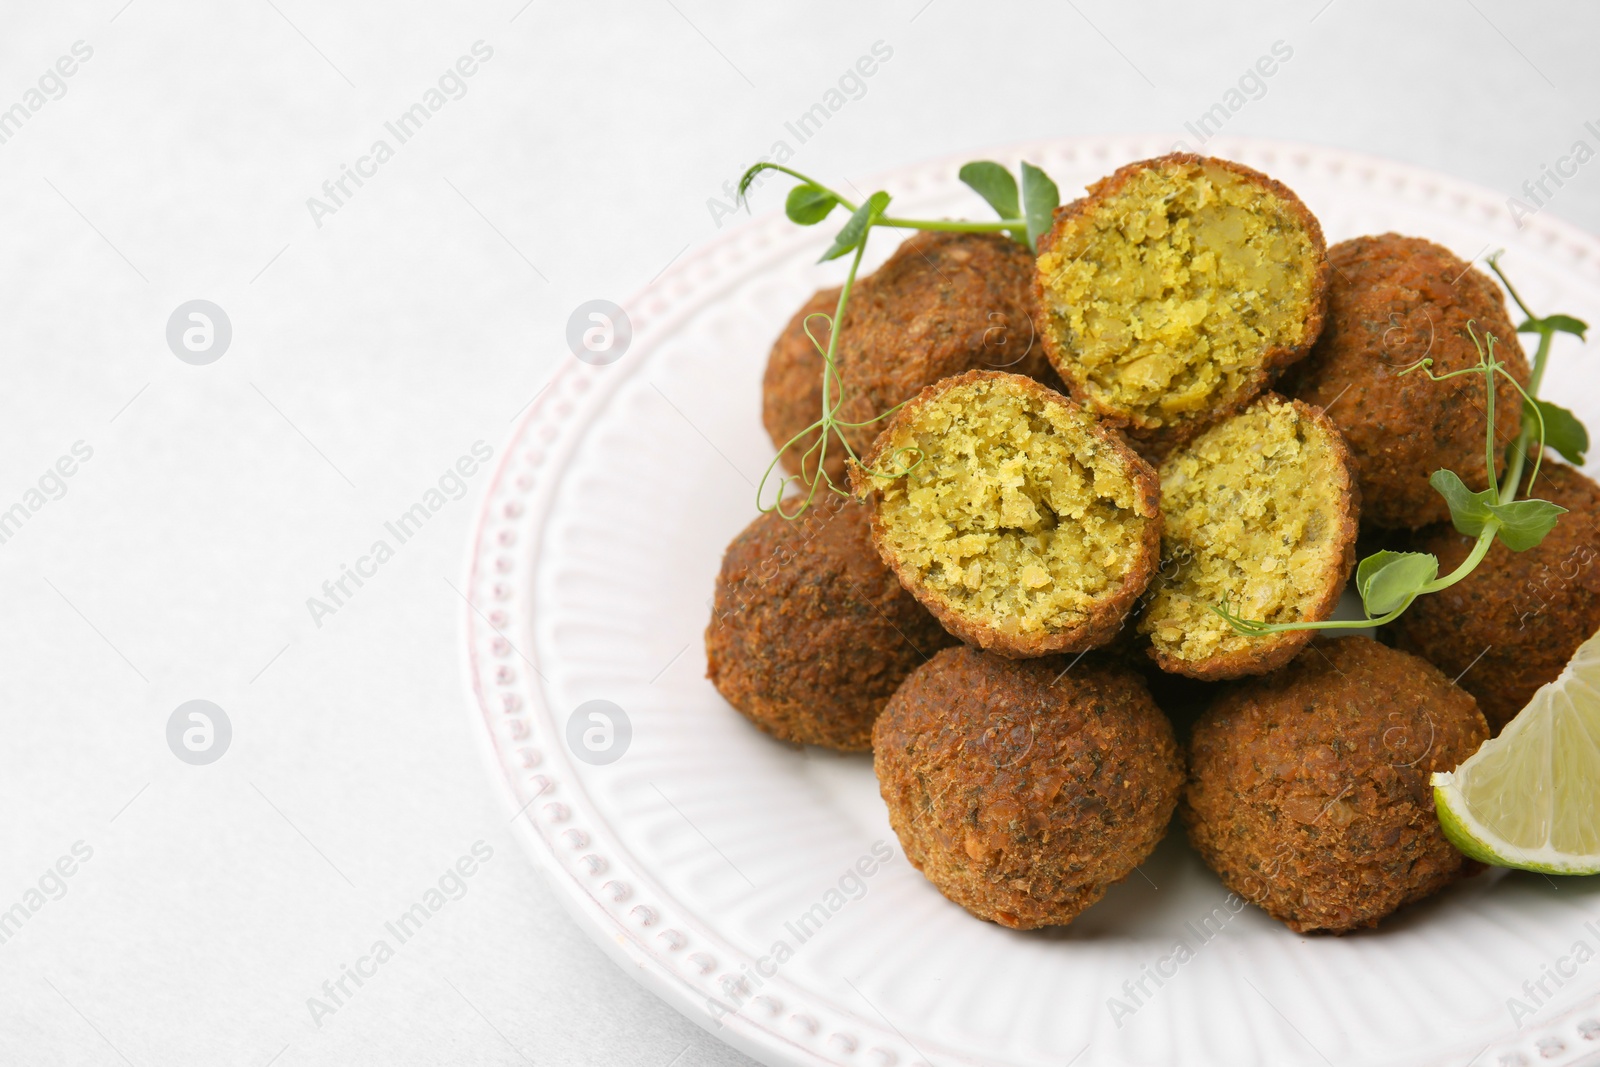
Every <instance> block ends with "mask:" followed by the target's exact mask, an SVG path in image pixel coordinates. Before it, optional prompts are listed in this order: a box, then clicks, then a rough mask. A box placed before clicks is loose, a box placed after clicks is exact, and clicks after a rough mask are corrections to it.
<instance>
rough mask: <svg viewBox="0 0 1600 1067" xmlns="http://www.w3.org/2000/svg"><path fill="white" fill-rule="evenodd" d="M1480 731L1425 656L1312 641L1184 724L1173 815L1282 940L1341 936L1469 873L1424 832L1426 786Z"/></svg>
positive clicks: (1484, 734)
mask: <svg viewBox="0 0 1600 1067" xmlns="http://www.w3.org/2000/svg"><path fill="white" fill-rule="evenodd" d="M1488 736H1489V726H1488V723H1486V722H1484V719H1483V713H1482V712H1480V711H1479V710H1478V706H1477V704H1476V702H1475V701H1473V699H1472V697H1471V695H1470V694H1468V693H1467V692H1465V691H1464V690H1462V689H1458V688H1456V687H1455V686H1454V685H1452V684H1451V683H1450V680H1449V679H1448V678H1446V677H1445V676H1444V675H1442V674H1440V673H1439V671H1438V669H1437V668H1436V667H1434V666H1433V665H1432V664H1430V663H1428V662H1427V661H1426V660H1423V659H1420V658H1419V657H1417V656H1413V655H1410V654H1409V653H1406V652H1401V651H1399V650H1397V649H1393V648H1389V647H1387V646H1386V645H1380V644H1379V643H1378V642H1376V641H1373V640H1372V639H1370V638H1366V637H1344V638H1338V639H1328V638H1318V639H1317V640H1315V641H1313V642H1312V643H1311V645H1310V646H1309V647H1308V648H1307V649H1306V650H1305V651H1304V652H1302V653H1300V655H1299V657H1298V658H1296V659H1295V660H1294V662H1293V663H1290V664H1289V665H1288V666H1287V667H1285V668H1283V669H1282V670H1281V671H1277V672H1275V673H1273V674H1268V675H1264V676H1262V677H1260V678H1252V679H1250V680H1249V681H1247V682H1243V683H1240V684H1238V685H1236V686H1234V687H1233V688H1231V689H1229V690H1228V691H1226V692H1225V693H1224V695H1223V696H1221V697H1220V698H1219V699H1218V700H1217V701H1216V703H1215V704H1213V705H1212V706H1211V707H1210V708H1209V709H1207V711H1206V713H1205V715H1203V716H1202V717H1201V719H1200V721H1199V722H1198V723H1197V724H1195V728H1194V733H1193V735H1192V736H1191V738H1190V741H1189V784H1188V787H1187V788H1186V790H1185V791H1184V798H1183V804H1182V805H1181V807H1180V811H1181V813H1182V816H1183V821H1184V823H1185V825H1186V826H1187V827H1188V830H1189V841H1190V843H1192V844H1193V845H1194V847H1195V849H1196V850H1197V851H1198V852H1199V853H1200V855H1201V857H1202V858H1203V859H1204V860H1205V861H1206V863H1207V864H1208V865H1209V866H1210V867H1211V869H1212V870H1214V871H1216V872H1217V874H1218V875H1219V876H1221V878H1222V881H1223V883H1224V884H1225V885H1226V886H1227V887H1228V888H1229V889H1231V890H1233V891H1234V892H1235V893H1237V894H1239V895H1240V896H1241V897H1243V898H1244V899H1246V900H1248V901H1250V902H1251V903H1253V904H1257V905H1259V906H1260V907H1261V908H1263V909H1264V910H1265V911H1266V912H1267V914H1269V915H1271V916H1272V917H1273V918H1275V919H1279V920H1281V921H1282V922H1283V923H1284V924H1285V925H1287V926H1288V927H1289V928H1290V929H1291V930H1294V931H1295V932H1296V933H1302V934H1303V933H1310V932H1312V931H1316V930H1321V931H1327V932H1330V933H1345V932H1347V931H1350V930H1355V929H1359V928H1361V927H1364V926H1373V925H1376V924H1377V922H1378V920H1380V919H1382V918H1383V917H1384V916H1386V915H1389V914H1390V913H1391V912H1393V911H1394V910H1395V909H1397V908H1399V907H1401V906H1402V905H1405V904H1409V903H1412V902H1413V901H1417V900H1421V899H1422V898H1423V897H1426V896H1428V895H1430V894H1432V893H1434V892H1437V891H1438V890H1440V889H1442V888H1444V887H1445V886H1446V885H1448V884H1450V883H1451V882H1453V881H1455V880H1456V879H1457V878H1459V877H1461V875H1462V874H1463V873H1470V871H1471V870H1476V869H1477V868H1476V867H1469V863H1470V861H1468V860H1467V859H1466V858H1465V857H1464V856H1462V855H1461V853H1460V852H1458V851H1456V848H1455V846H1454V845H1452V844H1451V843H1450V842H1449V840H1448V839H1446V837H1445V835H1444V831H1443V830H1442V829H1440V827H1439V819H1438V817H1437V816H1436V815H1435V814H1434V808H1433V791H1432V789H1431V788H1430V787H1429V785H1428V778H1429V776H1430V775H1431V774H1432V773H1433V772H1434V771H1448V770H1453V769H1455V767H1456V766H1457V765H1459V764H1460V763H1462V762H1463V761H1464V760H1466V759H1467V757H1469V756H1471V755H1472V754H1473V753H1474V752H1475V751H1477V749H1478V746H1479V745H1481V744H1482V743H1483V742H1484V741H1485V740H1487V739H1488Z"/></svg>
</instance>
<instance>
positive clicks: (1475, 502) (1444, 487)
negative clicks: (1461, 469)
mask: <svg viewBox="0 0 1600 1067" xmlns="http://www.w3.org/2000/svg"><path fill="white" fill-rule="evenodd" d="M1428 484H1429V485H1431V486H1433V487H1434V488H1435V489H1437V490H1438V491H1439V495H1440V496H1442V497H1444V500H1445V503H1446V504H1449V505H1450V521H1451V523H1453V524H1454V525H1455V528H1456V529H1457V530H1459V531H1460V532H1461V533H1463V534H1466V535H1467V536H1468V537H1477V536H1478V535H1479V534H1481V533H1482V532H1483V524H1484V523H1486V522H1488V521H1489V516H1490V515H1492V514H1494V512H1493V511H1491V510H1490V508H1491V507H1492V506H1493V505H1494V502H1495V501H1496V500H1497V499H1499V498H1498V497H1496V496H1495V492H1494V490H1493V489H1485V490H1483V491H1482V492H1479V493H1474V492H1473V491H1472V490H1471V489H1468V488H1467V486H1466V483H1465V482H1463V481H1462V480H1461V478H1460V477H1459V476H1458V475H1457V474H1456V472H1455V471H1442V470H1441V471H1434V472H1433V474H1432V475H1430V476H1429V478H1428Z"/></svg>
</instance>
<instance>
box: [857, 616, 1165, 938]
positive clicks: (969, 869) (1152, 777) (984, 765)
mask: <svg viewBox="0 0 1600 1067" xmlns="http://www.w3.org/2000/svg"><path fill="white" fill-rule="evenodd" d="M1097 659H1098V657H1092V658H1089V659H1085V660H1083V661H1082V662H1080V663H1078V664H1076V665H1074V664H1072V663H1071V661H1070V660H1067V659H1049V660H1034V661H1029V662H1017V661H1014V660H1006V659H1002V658H1000V657H998V656H992V655H989V654H987V653H984V652H980V651H978V650H977V649H973V648H964V647H963V648H952V649H947V650H945V651H943V652H940V653H939V654H938V655H936V656H934V657H933V659H932V660H930V661H929V662H928V663H927V664H925V665H924V666H922V667H919V668H917V670H916V671H914V672H912V674H911V676H910V677H909V678H907V679H906V681H905V684H904V685H902V686H901V687H900V689H899V691H898V692H896V693H895V695H894V697H893V698H892V699H891V700H890V701H889V706H888V707H887V708H885V709H884V712H883V715H882V716H881V717H880V718H879V719H878V724H877V727H876V728H875V729H874V731H873V753H874V761H873V762H874V766H875V767H876V769H877V773H878V787H879V790H880V792H881V793H882V794H883V799H884V803H885V804H886V805H888V808H889V822H890V824H891V825H893V827H894V830H895V833H896V834H897V835H898V836H899V839H900V844H901V847H902V848H903V849H904V850H905V854H906V858H907V859H909V860H910V861H911V863H912V865H913V866H915V867H916V868H917V869H918V870H920V871H921V872H922V873H923V874H924V875H925V876H926V877H927V879H928V880H929V881H930V882H932V883H933V884H934V886H936V887H937V888H938V890H939V891H940V892H941V893H943V894H944V895H945V896H947V897H949V898H950V899H951V900H953V901H955V902H956V903H957V904H960V905H961V906H962V907H964V908H966V909H967V910H968V911H970V912H971V913H972V914H974V915H976V916H978V917H979V918H982V919H988V920H990V921H992V922H996V923H1000V924H1001V925H1003V926H1009V927H1012V928H1016V929H1032V928H1035V927H1040V926H1057V925H1064V924H1066V923H1068V922H1071V921H1072V919H1073V918H1074V917H1075V916H1077V915H1078V913H1079V912H1081V911H1082V910H1083V909H1084V908H1086V907H1088V906H1089V905H1091V904H1093V903H1094V902H1095V901H1096V900H1099V899H1100V897H1101V896H1103V895H1104V894H1105V891H1106V889H1107V888H1108V887H1109V886H1111V885H1113V884H1114V883H1116V882H1119V881H1121V880H1122V879H1123V878H1126V877H1127V876H1128V875H1129V874H1130V873H1132V872H1133V870H1134V868H1135V867H1137V866H1138V865H1139V864H1140V863H1142V862H1143V861H1144V860H1145V858H1146V857H1148V856H1149V855H1150V852H1151V850H1152V849H1154V848H1155V846H1156V844H1157V843H1158V842H1159V841H1160V840H1161V838H1162V837H1163V836H1164V835H1165V833H1166V830H1167V825H1168V823H1169V821H1170V819H1171V816H1172V811H1173V808H1174V806H1175V805H1176V803H1177V798H1178V791H1179V789H1180V788H1181V787H1182V782H1183V763H1182V757H1181V754H1180V753H1179V751H1178V748H1177V745H1176V743H1175V742H1174V740H1173V736H1172V727H1171V725H1170V724H1168V722H1167V720H1166V717H1165V716H1163V715H1162V714H1161V712H1160V710H1159V709H1158V708H1157V707H1156V705H1155V702H1154V701H1152V700H1151V699H1150V694H1149V692H1148V691H1147V690H1146V689H1145V685H1144V681H1143V679H1141V678H1140V677H1139V676H1138V674H1137V673H1136V672H1134V671H1132V670H1129V669H1127V668H1124V667H1116V666H1112V665H1110V664H1109V663H1107V662H1097ZM1069 668H1070V669H1069Z"/></svg>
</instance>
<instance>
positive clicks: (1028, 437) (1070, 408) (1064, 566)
mask: <svg viewBox="0 0 1600 1067" xmlns="http://www.w3.org/2000/svg"><path fill="white" fill-rule="evenodd" d="M875 455H915V456H916V457H917V459H916V462H915V463H914V464H912V465H911V467H910V469H909V471H908V472H907V473H905V474H903V475H894V474H884V473H874V472H872V471H863V472H862V473H861V475H860V476H859V482H858V484H860V485H861V487H862V488H863V489H870V491H871V492H872V493H874V494H875V495H876V497H877V516H878V518H877V537H878V544H879V548H880V551H882V552H883V553H884V556H885V558H886V559H888V560H889V561H890V564H891V566H893V567H894V568H895V569H896V571H897V573H899V574H900V576H901V580H902V581H904V582H905V583H906V584H907V585H908V586H909V587H910V588H911V589H912V590H913V592H914V593H915V594H917V595H918V597H919V599H922V600H923V601H924V602H925V603H928V604H929V605H930V607H932V608H934V610H935V613H936V614H938V613H939V612H940V611H941V610H942V611H944V612H946V613H949V614H953V615H955V616H958V617H960V618H961V619H963V620H966V621H968V622H969V623H971V624H972V625H975V626H981V627H982V628H984V629H985V630H988V631H994V632H996V633H997V634H999V635H1003V636H1004V637H1010V638H1013V639H1020V640H1023V641H1026V640H1028V639H1030V638H1039V639H1046V636H1047V635H1065V634H1071V633H1073V632H1075V631H1079V630H1082V629H1083V628H1085V627H1087V626H1090V624H1091V623H1093V622H1095V621H1096V616H1097V615H1100V614H1103V613H1104V611H1105V607H1104V605H1105V602H1106V601H1107V600H1114V601H1120V602H1121V603H1122V606H1123V607H1124V608H1125V607H1126V605H1127V604H1128V603H1131V598H1132V597H1133V596H1137V594H1138V592H1139V591H1140V590H1142V589H1143V587H1144V584H1145V581H1146V578H1147V576H1148V573H1149V571H1150V569H1151V565H1152V562H1153V560H1152V558H1151V557H1152V555H1153V553H1152V552H1151V547H1152V545H1151V542H1152V540H1153V537H1152V536H1151V535H1152V534H1153V533H1154V531H1155V529H1156V527H1157V525H1158V523H1159V519H1158V516H1157V514H1156V511H1155V507H1154V505H1153V500H1152V498H1153V496H1154V494H1153V492H1151V490H1152V488H1153V481H1154V478H1153V472H1151V471H1150V469H1149V467H1148V466H1147V465H1146V464H1144V463H1143V462H1142V461H1141V460H1139V459H1138V458H1137V457H1136V456H1134V455H1133V453H1132V452H1131V451H1130V450H1129V449H1127V447H1126V446H1124V445H1122V444H1121V443H1120V442H1118V441H1117V440H1116V439H1115V438H1113V437H1110V436H1109V435H1108V434H1107V433H1106V432H1105V431H1104V429H1103V428H1101V427H1099V426H1097V425H1096V423H1095V420H1094V418H1093V417H1092V416H1091V415H1089V413H1087V412H1085V411H1084V410H1083V409H1082V408H1080V407H1078V406H1077V405H1076V404H1074V403H1072V402H1071V401H1069V400H1068V399H1067V398H1065V397H1063V396H1061V395H1059V394H1057V393H1054V392H1052V391H1051V390H1049V389H1046V388H1045V387H1043V386H1041V385H1039V384H1038V383H1037V382H1035V381H1033V380H1032V379H1028V378H1023V377H1020V376H1018V375H1013V374H1002V373H996V372H992V371H990V372H984V371H975V372H970V373H968V374H965V375H961V376H960V377H957V378H951V379H946V380H945V381H944V382H941V383H939V384H937V385H935V386H931V387H929V388H928V389H926V390H924V391H923V393H922V394H920V395H919V396H918V397H917V398H916V399H915V400H913V401H912V402H911V403H910V404H909V405H908V406H907V407H905V408H904V409H902V411H901V413H900V414H899V415H897V416H896V418H895V419H894V420H893V421H892V422H891V423H890V424H889V427H888V428H887V429H886V430H885V431H884V434H883V436H882V437H880V438H879V439H878V442H877V444H876V445H875V446H874V452H873V453H869V456H868V459H869V460H871V459H872V458H873V457H874V456H875ZM1130 594H1131V595H1130ZM1118 621H1119V622H1120V613H1119V619H1118ZM946 625H947V626H950V625H951V621H950V620H949V619H947V620H946ZM1094 629H1095V630H1096V635H1095V636H1096V637H1097V638H1098V636H1099V633H1098V631H1099V630H1101V629H1104V627H1094ZM963 636H965V635H963ZM1001 643H1002V644H1004V643H1005V642H1004V641H1003V640H1002V642H1001ZM1090 643H1098V641H1097V640H1096V641H1092V642H1090ZM1074 644H1076V642H1074ZM1083 647H1087V644H1085V645H1083ZM1063 650H1065V649H1063V648H1055V647H1051V648H1043V647H1041V648H1039V649H1038V650H1037V651H1036V652H1035V653H1034V654H1039V653H1042V652H1046V651H1063ZM1073 650H1077V649H1076V648H1074V649H1073ZM1013 651H1018V652H1020V651H1021V649H1013Z"/></svg>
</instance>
